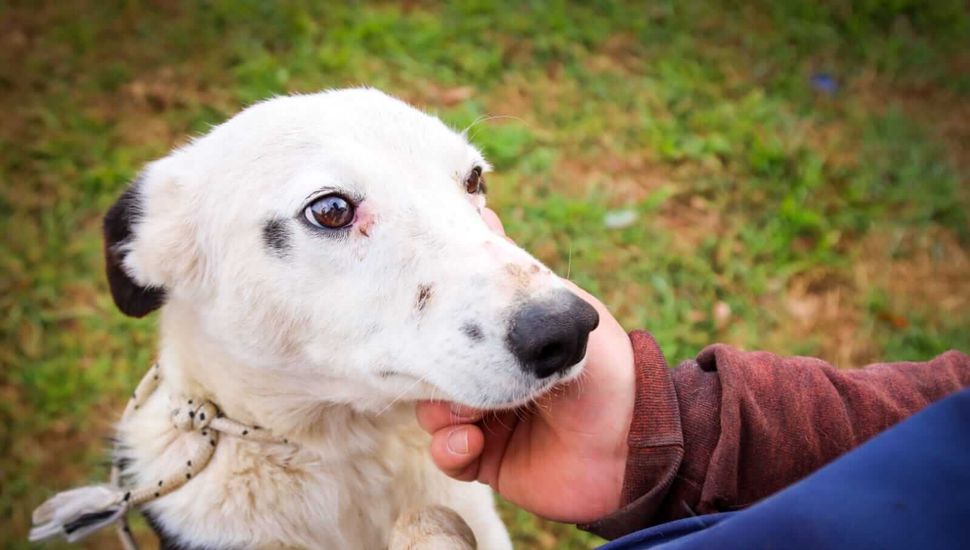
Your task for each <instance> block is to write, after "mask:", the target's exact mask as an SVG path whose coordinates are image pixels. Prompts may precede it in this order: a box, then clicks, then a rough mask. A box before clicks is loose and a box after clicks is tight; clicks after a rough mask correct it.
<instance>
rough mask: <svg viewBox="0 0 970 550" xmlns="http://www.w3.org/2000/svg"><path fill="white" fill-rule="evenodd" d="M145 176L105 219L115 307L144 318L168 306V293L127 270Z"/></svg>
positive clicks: (107, 266) (106, 253)
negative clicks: (164, 305) (126, 262)
mask: <svg viewBox="0 0 970 550" xmlns="http://www.w3.org/2000/svg"><path fill="white" fill-rule="evenodd" d="M143 180H144V177H143V176H139V177H138V179H136V180H135V182H134V183H133V184H131V186H130V187H129V188H128V189H127V190H126V191H125V192H124V193H123V194H122V195H121V197H120V198H119V199H118V201H117V202H115V204H114V206H112V207H111V209H109V210H108V213H107V214H106V215H105V216H104V225H103V232H104V262H105V270H106V271H107V275H108V285H109V286H110V287H111V297H112V298H114V301H115V305H117V306H118V309H120V310H121V311H122V313H124V314H125V315H129V316H131V317H144V316H145V315H148V314H149V313H151V312H152V311H155V310H156V309H158V308H159V307H161V306H162V304H163V303H164V302H165V289H164V288H162V287H160V286H150V285H144V284H139V283H138V282H137V281H135V278H134V277H133V276H132V275H131V274H130V273H129V272H128V270H127V269H126V267H125V258H126V257H127V256H128V253H129V251H130V249H131V247H132V246H133V245H134V242H133V241H134V227H135V225H136V224H137V223H138V222H139V221H140V220H141V218H142V216H143V212H144V211H143V206H142V201H143V200H144V197H143V195H142V187H143Z"/></svg>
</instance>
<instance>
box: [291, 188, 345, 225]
mask: <svg viewBox="0 0 970 550" xmlns="http://www.w3.org/2000/svg"><path fill="white" fill-rule="evenodd" d="M303 216H304V217H306V220H307V221H308V222H310V223H311V224H313V225H314V226H316V227H320V228H325V229H340V228H342V227H346V226H348V225H350V224H351V223H352V222H353V221H354V205H353V203H351V202H350V201H349V200H348V199H347V198H345V197H343V196H342V195H337V194H333V195H325V196H323V197H320V198H319V199H317V200H315V201H313V202H311V203H310V204H308V205H307V207H306V209H305V210H304V211H303Z"/></svg>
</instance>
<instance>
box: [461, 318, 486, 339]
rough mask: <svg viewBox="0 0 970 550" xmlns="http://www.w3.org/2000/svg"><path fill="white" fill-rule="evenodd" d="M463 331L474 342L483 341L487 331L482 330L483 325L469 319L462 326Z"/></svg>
mask: <svg viewBox="0 0 970 550" xmlns="http://www.w3.org/2000/svg"><path fill="white" fill-rule="evenodd" d="M461 331H462V332H463V333H465V336H467V337H468V338H470V339H471V340H472V341H473V342H481V341H482V340H484V339H485V333H484V332H483V331H482V326H481V325H479V324H478V323H473V322H471V321H468V322H466V323H465V324H463V325H462V326H461Z"/></svg>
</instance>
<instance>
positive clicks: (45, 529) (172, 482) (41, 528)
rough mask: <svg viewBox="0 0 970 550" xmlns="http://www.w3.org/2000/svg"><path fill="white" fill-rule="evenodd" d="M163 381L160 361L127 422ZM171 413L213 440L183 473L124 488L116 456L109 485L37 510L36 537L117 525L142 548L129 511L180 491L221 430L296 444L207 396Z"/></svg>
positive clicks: (135, 397)
mask: <svg viewBox="0 0 970 550" xmlns="http://www.w3.org/2000/svg"><path fill="white" fill-rule="evenodd" d="M160 382H161V369H159V367H158V364H157V363H156V364H154V365H152V368H151V369H149V371H148V373H147V374H146V375H145V376H144V377H143V378H142V379H141V382H139V383H138V386H137V387H136V388H135V391H134V392H132V394H131V399H129V400H128V404H127V406H125V412H124V413H123V414H122V415H121V418H122V420H124V419H126V418H128V416H129V415H131V414H132V413H133V412H134V411H136V410H138V409H139V408H140V407H141V406H143V405H144V404H145V402H146V401H147V400H148V398H149V397H150V396H151V395H152V394H153V393H155V390H156V389H157V388H158V385H159V383H160ZM170 417H171V421H172V425H173V426H175V427H176V428H177V429H178V430H180V431H183V432H198V433H199V434H201V435H202V436H203V437H206V438H208V444H202V445H198V446H197V447H196V449H195V451H194V452H193V453H192V454H191V455H190V456H188V457H187V458H186V461H185V466H184V467H183V468H182V469H181V470H180V471H177V472H173V473H171V474H170V475H169V476H167V477H165V478H163V479H160V480H158V483H157V484H154V485H149V486H145V487H138V488H134V489H128V488H125V487H123V486H122V480H121V469H120V467H119V464H118V461H117V460H113V461H112V466H111V477H110V482H109V483H108V484H102V485H93V486H88V487H80V488H78V489H72V490H70V491H65V492H62V493H58V494H56V495H54V496H53V497H51V498H50V499H48V500H47V501H46V502H44V503H43V504H41V505H40V506H39V507H38V508H37V509H36V510H34V514H33V518H32V519H33V522H34V527H33V529H31V530H30V540H31V541H38V540H43V539H48V538H52V537H56V536H59V535H60V536H63V537H64V538H65V539H66V540H67V541H68V542H77V541H78V540H81V539H82V538H84V537H86V536H87V535H89V534H91V533H93V532H95V531H97V530H99V529H101V528H102V527H107V526H109V525H112V524H114V525H115V526H116V529H117V532H118V538H119V539H121V544H122V546H123V547H124V548H125V550H137V549H138V544H137V543H136V542H135V539H134V537H133V536H132V534H131V530H130V529H129V527H128V512H129V511H130V510H131V508H132V507H136V506H141V505H143V504H145V503H147V502H151V501H152V500H155V499H157V498H161V497H163V496H165V495H167V494H169V493H171V492H172V491H175V490H178V489H180V488H181V487H182V486H184V485H185V484H186V483H188V482H189V481H191V480H192V478H194V477H196V476H197V475H198V474H199V472H201V471H202V470H203V469H204V468H205V467H206V466H207V465H208V464H209V460H211V459H212V455H213V454H215V451H216V447H217V446H218V444H219V434H226V435H229V436H232V437H237V438H240V439H247V440H251V441H256V442H259V443H271V444H278V445H287V446H290V447H295V445H293V444H291V443H290V441H289V440H288V439H286V438H282V437H276V436H274V435H273V434H271V433H270V432H269V431H267V430H264V429H262V428H260V427H259V426H250V425H247V424H243V423H241V422H236V421H235V420H232V419H229V418H226V417H225V416H224V415H223V414H222V413H221V412H219V409H218V408H217V407H216V406H215V404H213V403H212V402H211V401H207V400H204V399H198V398H192V397H182V398H180V399H178V400H176V406H175V407H174V408H173V409H172V411H171V413H170ZM293 450H295V449H293Z"/></svg>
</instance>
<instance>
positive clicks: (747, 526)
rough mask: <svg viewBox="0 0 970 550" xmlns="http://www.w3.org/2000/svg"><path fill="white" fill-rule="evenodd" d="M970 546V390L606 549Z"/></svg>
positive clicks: (611, 544) (621, 539) (604, 549)
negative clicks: (702, 512) (736, 507)
mask: <svg viewBox="0 0 970 550" xmlns="http://www.w3.org/2000/svg"><path fill="white" fill-rule="evenodd" d="M634 548H636V549H643V548H663V549H664V550H670V549H678V550H680V549H695V548H696V549H700V548H703V549H719V550H720V549H726V548H738V549H755V548H758V549H760V548H778V549H786V550H787V549H798V548H852V549H865V548H873V549H876V548H878V549H887V548H889V549H891V548H900V549H903V548H905V549H914V550H916V549H924V548H932V549H936V548H954V549H956V548H962V549H970V389H966V390H963V391H961V392H959V393H957V394H955V395H952V396H950V397H948V398H946V399H943V400H941V401H940V402H938V403H935V404H933V405H931V406H929V407H927V408H926V409H925V410H923V411H921V412H919V413H918V414H916V415H913V417H912V418H909V419H908V420H906V421H904V422H901V423H899V424H898V425H896V426H894V427H893V428H890V429H889V430H886V431H885V432H883V433H881V434H879V435H878V436H876V437H874V438H872V439H871V440H869V441H868V442H866V443H865V444H863V445H861V446H860V447H859V448H857V449H855V450H853V451H851V452H849V453H847V454H845V455H843V456H842V457H840V458H838V459H837V460H835V461H834V462H832V463H830V464H828V465H827V466H825V467H824V468H822V469H820V470H819V471H817V472H815V473H814V474H812V475H811V476H809V477H807V478H805V479H803V480H802V481H799V482H798V483H796V484H794V485H792V486H791V487H788V488H787V489H785V490H783V491H781V492H779V493H777V494H775V495H773V496H771V497H768V498H766V499H765V500H763V501H761V502H759V503H758V504H756V505H754V506H752V507H750V508H748V509H746V510H743V511H740V512H727V513H722V514H711V515H706V516H698V517H694V518H687V519H682V520H678V521H673V522H670V523H666V524H663V525H658V526H656V527H651V528H649V529H644V530H643V531H638V532H636V533H631V534H629V535H627V536H625V537H622V538H619V539H616V540H614V541H612V542H610V543H608V544H606V545H604V546H603V547H601V550H620V549H623V550H630V549H634Z"/></svg>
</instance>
